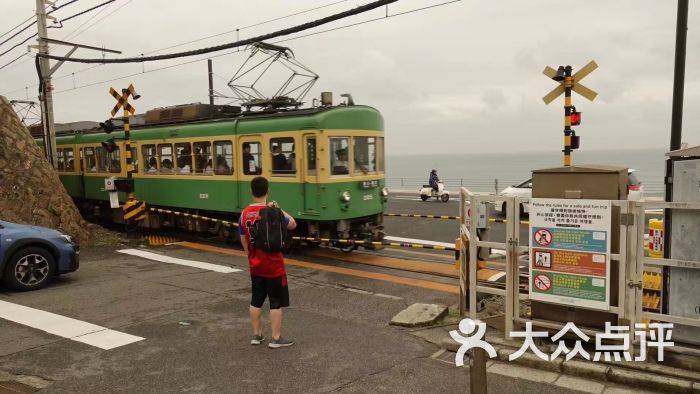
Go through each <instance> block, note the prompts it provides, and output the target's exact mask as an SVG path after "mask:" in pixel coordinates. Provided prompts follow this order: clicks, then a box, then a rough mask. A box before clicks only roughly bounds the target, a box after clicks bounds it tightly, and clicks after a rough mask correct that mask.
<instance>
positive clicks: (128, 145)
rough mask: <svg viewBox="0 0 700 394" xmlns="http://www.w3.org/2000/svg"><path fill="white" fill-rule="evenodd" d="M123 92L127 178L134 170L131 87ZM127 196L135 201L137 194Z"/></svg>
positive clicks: (130, 193)
mask: <svg viewBox="0 0 700 394" xmlns="http://www.w3.org/2000/svg"><path fill="white" fill-rule="evenodd" d="M122 92H123V94H122V97H124V104H123V105H122V108H123V109H124V150H125V151H126V152H125V155H126V178H127V179H132V173H133V172H134V164H133V160H132V157H131V129H130V127H129V115H130V113H129V111H128V110H127V108H128V107H129V89H124V90H122ZM127 198H128V199H129V201H134V199H135V196H134V191H133V190H132V191H130V192H129V194H128V196H127Z"/></svg>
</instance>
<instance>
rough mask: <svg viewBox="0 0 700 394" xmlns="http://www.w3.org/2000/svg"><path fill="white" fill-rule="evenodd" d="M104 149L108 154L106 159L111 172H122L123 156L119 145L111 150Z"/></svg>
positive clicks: (108, 169)
mask: <svg viewBox="0 0 700 394" xmlns="http://www.w3.org/2000/svg"><path fill="white" fill-rule="evenodd" d="M102 151H103V152H105V153H106V154H107V160H105V164H106V165H107V171H109V172H121V171H122V164H121V158H120V156H119V147H118V146H115V147H114V150H113V151H111V152H107V151H106V150H104V149H102Z"/></svg>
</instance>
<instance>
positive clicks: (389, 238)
mask: <svg viewBox="0 0 700 394" xmlns="http://www.w3.org/2000/svg"><path fill="white" fill-rule="evenodd" d="M384 239H385V240H387V241H390V242H409V243H412V244H423V245H432V246H445V247H448V248H454V247H455V244H453V243H452V244H451V243H449V242H438V241H427V240H425V239H413V238H403V237H392V236H386V237H384Z"/></svg>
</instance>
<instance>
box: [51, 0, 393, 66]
mask: <svg viewBox="0 0 700 394" xmlns="http://www.w3.org/2000/svg"><path fill="white" fill-rule="evenodd" d="M397 1H399V0H378V1H375V2H372V3H369V4H365V5H362V6H359V7H356V8H353V9H351V10H348V11H343V12H340V13H337V14H334V15H330V16H327V17H325V18H321V19H318V20H315V21H311V22H307V23H304V24H301V25H299V26H295V27H290V28H287V29H282V30H278V31H275V32H272V33H268V34H263V35H260V36H257V37H252V38H248V39H245V40H239V41H235V42H231V43H227V44H222V45H216V46H213V47H207V48H202V49H195V50H191V51H185V52H177V53H170V54H166V55H155V56H143V57H130V58H121V59H100V58H98V59H94V58H92V59H86V58H69V57H65V56H56V55H51V54H37V56H40V57H46V58H49V59H53V60H60V61H67V62H74V63H104V64H118V63H142V62H152V61H158V60H168V59H177V58H182V57H189V56H196V55H204V54H207V53H212V52H218V51H222V50H226V49H232V48H237V47H241V46H246V45H249V44H253V43H256V42H260V41H266V40H270V39H273V38H276V37H280V36H286V35H289V34H294V33H298V32H301V31H304V30H308V29H311V28H314V27H318V26H322V25H325V24H328V23H331V22H335V21H337V20H340V19H344V18H347V17H350V16H354V15H359V14H362V13H364V12H367V11H371V10H374V9H376V8H379V7H383V6H386V5H388V4H392V3H395V2H397Z"/></svg>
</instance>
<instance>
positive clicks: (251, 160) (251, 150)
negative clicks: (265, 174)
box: [242, 142, 262, 175]
mask: <svg viewBox="0 0 700 394" xmlns="http://www.w3.org/2000/svg"><path fill="white" fill-rule="evenodd" d="M242 149H243V156H242V157H243V173H244V174H246V175H260V174H262V163H261V160H260V159H261V153H262V149H261V145H260V143H259V142H244V143H243V145H242Z"/></svg>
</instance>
